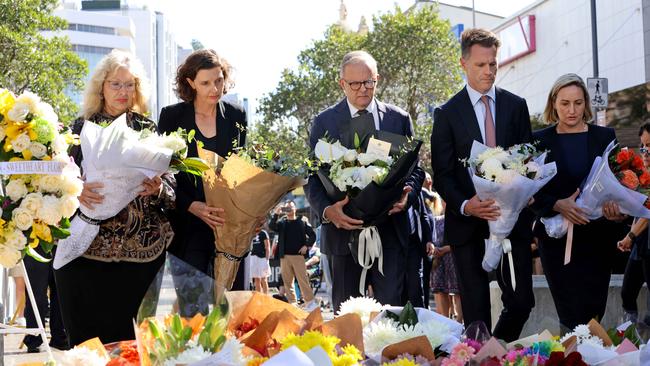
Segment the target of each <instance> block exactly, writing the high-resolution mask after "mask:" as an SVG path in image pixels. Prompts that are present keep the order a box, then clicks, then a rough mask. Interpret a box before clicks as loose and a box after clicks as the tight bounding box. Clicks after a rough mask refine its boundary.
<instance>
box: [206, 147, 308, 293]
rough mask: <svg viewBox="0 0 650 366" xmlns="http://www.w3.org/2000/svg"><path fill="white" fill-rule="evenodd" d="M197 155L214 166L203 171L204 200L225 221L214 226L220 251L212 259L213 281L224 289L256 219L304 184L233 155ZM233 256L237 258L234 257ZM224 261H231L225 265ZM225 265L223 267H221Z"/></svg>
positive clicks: (248, 242) (232, 274)
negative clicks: (221, 162) (216, 209)
mask: <svg viewBox="0 0 650 366" xmlns="http://www.w3.org/2000/svg"><path fill="white" fill-rule="evenodd" d="M198 152H199V157H200V158H201V159H204V160H205V161H206V162H208V165H210V166H217V170H213V169H208V170H207V171H205V172H204V173H203V189H204V191H205V199H206V203H207V204H208V205H210V206H213V207H219V208H223V209H224V211H225V213H226V223H225V224H224V225H223V226H219V227H217V228H216V229H215V231H214V235H215V245H216V247H217V251H219V252H221V253H225V254H219V256H218V257H217V259H216V260H215V266H214V267H215V282H218V283H220V284H222V285H223V286H224V287H225V288H226V289H230V288H231V287H232V283H233V279H234V277H235V274H236V273H237V269H238V268H239V260H237V258H241V257H243V256H244V255H245V254H246V253H247V252H248V251H249V249H250V245H251V241H252V240H253V236H255V228H256V227H257V225H258V222H259V219H260V218H262V217H264V216H265V215H266V214H267V213H268V212H269V211H270V210H271V209H272V208H273V207H274V206H275V205H277V204H278V202H280V200H281V199H282V197H284V195H285V194H287V193H288V192H290V191H292V190H293V189H295V188H298V187H300V186H302V185H304V184H305V180H304V179H303V178H302V177H284V176H281V175H278V174H275V173H271V172H267V171H265V170H262V169H260V168H258V167H256V166H254V165H252V164H251V163H249V162H247V161H245V160H244V159H241V158H240V157H238V156H237V155H232V156H230V157H229V158H228V159H226V160H225V161H224V162H223V165H221V167H220V168H221V169H218V168H219V166H218V164H217V163H219V162H220V161H223V158H220V157H219V156H218V155H216V154H215V153H214V152H211V151H208V150H204V149H201V148H199V149H198ZM233 257H236V258H233ZM227 262H233V263H232V264H230V265H227V264H226V263H227ZM222 266H224V267H225V268H221V267H222Z"/></svg>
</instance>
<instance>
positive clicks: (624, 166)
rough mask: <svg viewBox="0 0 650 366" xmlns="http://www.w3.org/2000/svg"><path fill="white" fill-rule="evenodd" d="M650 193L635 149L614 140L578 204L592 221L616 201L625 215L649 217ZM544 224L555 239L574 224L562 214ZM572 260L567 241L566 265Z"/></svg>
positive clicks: (649, 176)
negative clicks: (611, 202) (609, 202)
mask: <svg viewBox="0 0 650 366" xmlns="http://www.w3.org/2000/svg"><path fill="white" fill-rule="evenodd" d="M648 193H650V173H648V172H647V171H646V170H645V168H644V167H643V159H642V158H641V157H640V156H639V155H637V154H636V153H634V151H633V150H630V149H627V148H621V147H620V146H619V145H618V144H617V143H616V141H612V142H610V143H609V145H607V148H606V149H605V151H604V152H603V155H602V156H599V157H597V158H596V159H595V160H594V163H593V164H592V166H591V171H590V172H589V175H588V176H587V179H586V180H585V182H584V184H583V186H582V189H581V190H580V195H579V196H578V198H577V199H576V204H577V205H578V207H580V208H581V209H582V210H583V211H584V212H585V215H586V216H587V218H588V219H589V220H596V219H598V218H600V217H602V216H603V203H605V202H606V201H614V202H616V203H617V204H618V206H619V208H620V211H621V213H623V214H626V215H630V216H634V217H645V218H650V209H649V208H648V207H649V204H650V201H648ZM542 223H543V224H544V228H545V229H546V233H547V234H548V236H550V237H552V238H561V237H563V236H564V235H566V234H567V232H568V231H570V230H573V225H572V224H571V223H570V222H569V221H568V220H567V219H565V218H564V217H563V216H562V215H560V214H558V215H555V216H553V217H549V218H542ZM570 260H571V241H570V240H568V239H567V248H566V253H565V258H564V262H565V264H566V263H569V261H570Z"/></svg>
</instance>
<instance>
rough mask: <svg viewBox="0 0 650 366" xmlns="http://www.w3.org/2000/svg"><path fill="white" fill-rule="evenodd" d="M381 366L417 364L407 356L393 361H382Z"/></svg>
mask: <svg viewBox="0 0 650 366" xmlns="http://www.w3.org/2000/svg"><path fill="white" fill-rule="evenodd" d="M381 366H418V364H417V363H415V361H413V360H409V359H408V358H400V359H399V360H396V361H393V362H384V363H382V364H381Z"/></svg>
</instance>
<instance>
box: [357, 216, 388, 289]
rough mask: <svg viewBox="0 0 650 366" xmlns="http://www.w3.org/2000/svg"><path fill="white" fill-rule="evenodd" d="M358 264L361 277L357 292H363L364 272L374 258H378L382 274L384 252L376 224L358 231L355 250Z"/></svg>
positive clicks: (365, 272) (373, 261)
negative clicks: (361, 268) (356, 250)
mask: <svg viewBox="0 0 650 366" xmlns="http://www.w3.org/2000/svg"><path fill="white" fill-rule="evenodd" d="M357 258H358V259H359V265H360V266H361V267H363V270H362V271H361V279H360V280H359V293H361V295H363V294H364V293H365V291H364V290H365V287H366V286H365V284H366V274H367V272H368V269H370V268H372V265H373V264H374V263H375V259H378V260H379V273H381V274H382V275H383V274H384V269H383V267H384V254H383V251H382V249H381V238H380V237H379V231H378V230H377V227H376V226H369V227H366V228H363V230H361V233H359V248H358V252H357Z"/></svg>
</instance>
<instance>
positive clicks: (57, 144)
mask: <svg viewBox="0 0 650 366" xmlns="http://www.w3.org/2000/svg"><path fill="white" fill-rule="evenodd" d="M50 146H51V147H52V151H54V154H61V153H65V152H67V151H68V143H67V142H66V141H65V137H64V136H63V135H56V137H55V138H54V141H52V144H51V145H50Z"/></svg>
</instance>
